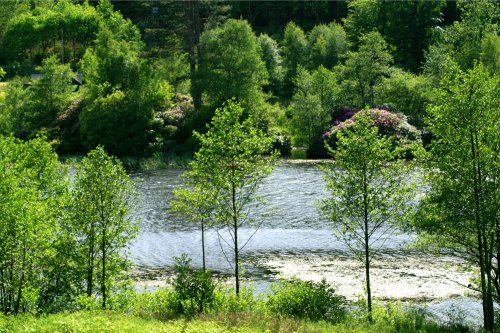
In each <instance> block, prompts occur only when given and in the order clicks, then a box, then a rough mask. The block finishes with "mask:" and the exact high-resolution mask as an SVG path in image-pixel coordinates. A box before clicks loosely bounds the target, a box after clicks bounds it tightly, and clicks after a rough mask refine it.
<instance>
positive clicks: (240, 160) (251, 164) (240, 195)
mask: <svg viewBox="0 0 500 333" xmlns="http://www.w3.org/2000/svg"><path fill="white" fill-rule="evenodd" d="M243 114H244V110H243V108H242V107H241V106H240V105H238V104H237V103H236V102H234V101H228V102H227V103H226V104H225V106H224V107H222V108H220V109H217V110H216V112H215V116H214V118H213V120H212V123H211V124H210V125H209V126H208V132H207V133H205V134H200V133H197V132H195V133H194V135H195V137H197V138H198V139H199V140H200V145H201V147H200V150H199V151H198V152H196V154H195V159H194V161H193V162H192V163H191V165H190V168H191V170H194V172H196V174H197V175H200V176H201V177H200V178H199V180H200V182H203V184H204V185H203V187H204V188H206V189H207V190H208V191H209V193H216V196H209V198H214V197H215V198H217V200H214V201H213V202H212V204H214V214H215V221H216V223H217V224H219V225H220V226H222V227H224V228H225V229H226V230H227V232H228V233H229V235H230V238H231V243H229V242H228V243H229V245H230V247H231V249H232V251H233V259H234V275H235V278H236V285H235V291H236V294H237V295H238V294H239V292H240V271H239V269H240V252H241V250H242V249H243V248H244V246H245V245H246V242H245V243H244V244H242V242H241V240H240V239H239V238H238V236H239V234H238V231H239V229H240V227H241V226H242V225H245V224H249V223H250V222H252V220H251V219H250V218H249V214H248V213H249V205H250V204H251V203H252V202H254V201H255V200H256V199H257V198H258V196H257V194H256V192H257V189H258V187H259V185H260V184H261V183H262V181H263V179H264V178H265V177H266V176H267V175H268V174H269V173H271V171H272V169H273V165H274V164H275V161H276V158H277V153H274V152H273V153H271V155H269V156H266V154H269V153H270V151H271V146H272V139H271V138H269V137H267V136H266V135H265V134H264V133H263V132H262V131H261V130H260V129H258V128H256V127H255V126H254V125H253V120H252V119H251V118H247V119H246V120H243V119H242V118H243ZM247 242H248V241H247Z"/></svg>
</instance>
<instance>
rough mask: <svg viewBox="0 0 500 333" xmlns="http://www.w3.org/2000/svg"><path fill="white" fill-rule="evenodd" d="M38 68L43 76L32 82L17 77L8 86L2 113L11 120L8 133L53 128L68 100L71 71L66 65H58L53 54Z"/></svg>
mask: <svg viewBox="0 0 500 333" xmlns="http://www.w3.org/2000/svg"><path fill="white" fill-rule="evenodd" d="M37 70H38V71H40V73H41V74H42V75H43V76H42V77H40V78H35V79H33V80H32V81H31V82H28V81H27V79H26V78H24V79H23V78H18V79H15V80H13V81H12V83H11V84H9V85H8V87H7V97H6V101H5V104H6V105H5V113H6V117H8V118H9V119H10V126H9V129H8V133H9V134H10V133H11V132H14V133H19V132H20V131H23V130H24V131H28V132H32V133H33V132H34V133H36V132H37V131H40V130H41V129H42V128H48V129H50V128H53V127H54V126H55V124H56V121H57V117H58V116H59V115H61V114H62V113H63V112H64V111H65V109H66V107H67V106H68V105H69V103H70V101H71V93H72V89H73V86H72V84H71V79H72V77H73V72H72V71H71V69H70V67H69V65H61V64H60V63H59V60H58V59H57V58H56V57H50V58H47V59H45V60H44V61H43V63H42V66H40V67H37Z"/></svg>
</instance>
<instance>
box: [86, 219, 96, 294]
mask: <svg viewBox="0 0 500 333" xmlns="http://www.w3.org/2000/svg"><path fill="white" fill-rule="evenodd" d="M93 289H94V228H93V225H92V229H91V236H90V245H89V254H88V267H87V296H89V297H90V296H91V295H92V291H93Z"/></svg>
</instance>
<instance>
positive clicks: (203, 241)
mask: <svg viewBox="0 0 500 333" xmlns="http://www.w3.org/2000/svg"><path fill="white" fill-rule="evenodd" d="M201 255H202V260H203V272H205V271H206V264H205V223H204V222H203V219H202V220H201Z"/></svg>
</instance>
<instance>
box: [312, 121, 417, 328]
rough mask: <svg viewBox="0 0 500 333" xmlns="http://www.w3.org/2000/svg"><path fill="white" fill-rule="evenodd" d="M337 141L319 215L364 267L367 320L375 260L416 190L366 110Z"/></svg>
mask: <svg viewBox="0 0 500 333" xmlns="http://www.w3.org/2000/svg"><path fill="white" fill-rule="evenodd" d="M337 137H338V143H337V149H336V150H332V149H331V148H330V147H327V149H329V150H330V154H331V155H332V157H333V159H334V161H335V163H332V164H326V165H325V166H324V167H323V171H324V172H325V181H326V185H327V189H328V191H329V192H330V193H331V195H332V196H331V197H330V198H329V199H325V200H323V201H322V202H321V203H320V211H321V213H322V214H324V216H326V217H327V218H328V219H329V220H330V221H332V222H333V223H334V226H335V231H336V232H335V235H336V236H337V237H338V238H339V239H340V240H342V241H344V242H345V244H346V245H347V246H348V247H349V249H350V250H351V251H352V252H353V253H354V255H355V256H356V258H357V259H359V260H360V261H361V262H362V263H363V265H364V268H365V279H366V298H367V306H368V319H369V321H372V291H371V282H370V267H371V261H372V259H373V255H374V254H375V253H376V252H377V250H379V249H380V248H381V247H382V246H383V244H384V243H385V241H386V240H387V239H388V237H389V236H390V235H391V234H393V233H394V232H395V230H396V225H397V224H398V223H399V222H400V221H401V219H402V214H403V212H404V211H405V208H406V207H405V206H406V205H407V203H408V202H409V200H410V196H411V192H412V191H411V189H412V185H411V183H410V182H409V181H408V176H409V172H410V167H411V166H410V165H409V164H404V163H403V161H402V160H398V157H399V155H400V152H399V150H398V149H394V148H393V147H392V144H391V141H390V139H389V138H387V137H382V136H381V135H379V134H378V128H377V127H375V126H374V125H373V120H372V118H371V117H370V116H369V115H368V114H366V113H364V112H360V113H358V114H356V116H355V119H354V123H353V124H352V125H351V126H350V127H346V128H344V129H343V130H341V131H339V132H338V134H337Z"/></svg>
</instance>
